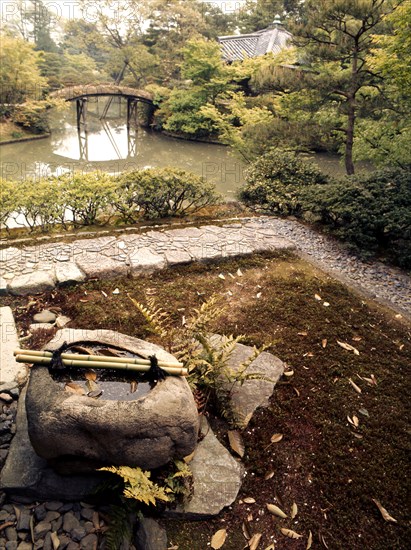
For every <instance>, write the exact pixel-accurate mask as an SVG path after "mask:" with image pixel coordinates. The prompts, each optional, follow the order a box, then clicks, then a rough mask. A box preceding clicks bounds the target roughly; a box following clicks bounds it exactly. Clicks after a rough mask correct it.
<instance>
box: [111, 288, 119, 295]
mask: <svg viewBox="0 0 411 550" xmlns="http://www.w3.org/2000/svg"><path fill="white" fill-rule="evenodd" d="M112 294H120V290H119V289H118V288H115V289H114V290H113V292H112Z"/></svg>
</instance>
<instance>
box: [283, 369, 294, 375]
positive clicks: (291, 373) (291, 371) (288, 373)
mask: <svg viewBox="0 0 411 550" xmlns="http://www.w3.org/2000/svg"><path fill="white" fill-rule="evenodd" d="M284 376H294V371H293V370H287V371H285V372H284Z"/></svg>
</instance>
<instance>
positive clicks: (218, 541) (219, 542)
mask: <svg viewBox="0 0 411 550" xmlns="http://www.w3.org/2000/svg"><path fill="white" fill-rule="evenodd" d="M226 538H227V529H220V530H218V531H217V532H216V533H214V535H213V536H212V539H211V548H213V549H214V550H218V549H219V548H221V547H222V546H223V544H224V543H225V539H226Z"/></svg>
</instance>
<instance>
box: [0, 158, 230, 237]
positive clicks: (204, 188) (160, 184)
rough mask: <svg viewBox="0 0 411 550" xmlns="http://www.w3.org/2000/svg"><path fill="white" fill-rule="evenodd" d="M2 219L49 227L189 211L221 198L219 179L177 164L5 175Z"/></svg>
mask: <svg viewBox="0 0 411 550" xmlns="http://www.w3.org/2000/svg"><path fill="white" fill-rule="evenodd" d="M0 185H1V199H2V200H1V205H0V223H1V224H2V225H3V226H5V227H6V228H8V227H7V224H8V223H10V221H11V220H13V219H15V218H16V217H17V216H23V218H24V220H25V223H26V225H27V226H28V227H29V228H30V229H31V230H34V229H40V230H41V231H43V232H46V231H49V230H50V228H51V227H52V226H54V225H55V224H62V225H63V227H66V225H67V224H68V223H70V224H74V225H76V226H81V225H95V224H101V223H107V222H109V221H110V219H111V218H113V217H116V218H119V219H120V220H121V221H125V222H126V223H134V222H136V221H138V220H140V219H153V218H160V217H169V216H184V215H186V214H187V213H191V212H195V211H197V210H199V209H200V208H202V207H204V206H207V205H210V204H216V203H217V202H218V201H219V200H220V196H219V195H218V193H217V192H216V190H215V187H214V185H213V184H210V183H208V182H205V181H203V180H202V178H200V177H198V176H196V175H195V174H192V173H190V172H185V171H184V170H178V169H174V168H161V169H155V168H151V169H147V170H135V171H131V172H123V173H122V174H121V175H120V176H111V175H109V174H107V173H104V172H98V171H95V172H89V173H80V172H74V173H68V174H64V175H62V176H59V177H49V178H45V179H41V180H40V181H35V180H26V181H22V182H12V181H8V180H1V181H0Z"/></svg>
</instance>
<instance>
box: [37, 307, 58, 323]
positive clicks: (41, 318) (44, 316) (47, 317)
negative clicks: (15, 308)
mask: <svg viewBox="0 0 411 550" xmlns="http://www.w3.org/2000/svg"><path fill="white" fill-rule="evenodd" d="M56 317H57V315H56V314H55V313H53V312H52V311H49V310H48V309H43V311H41V312H40V313H36V315H34V316H33V321H34V322H35V323H54V321H55V320H56Z"/></svg>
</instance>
